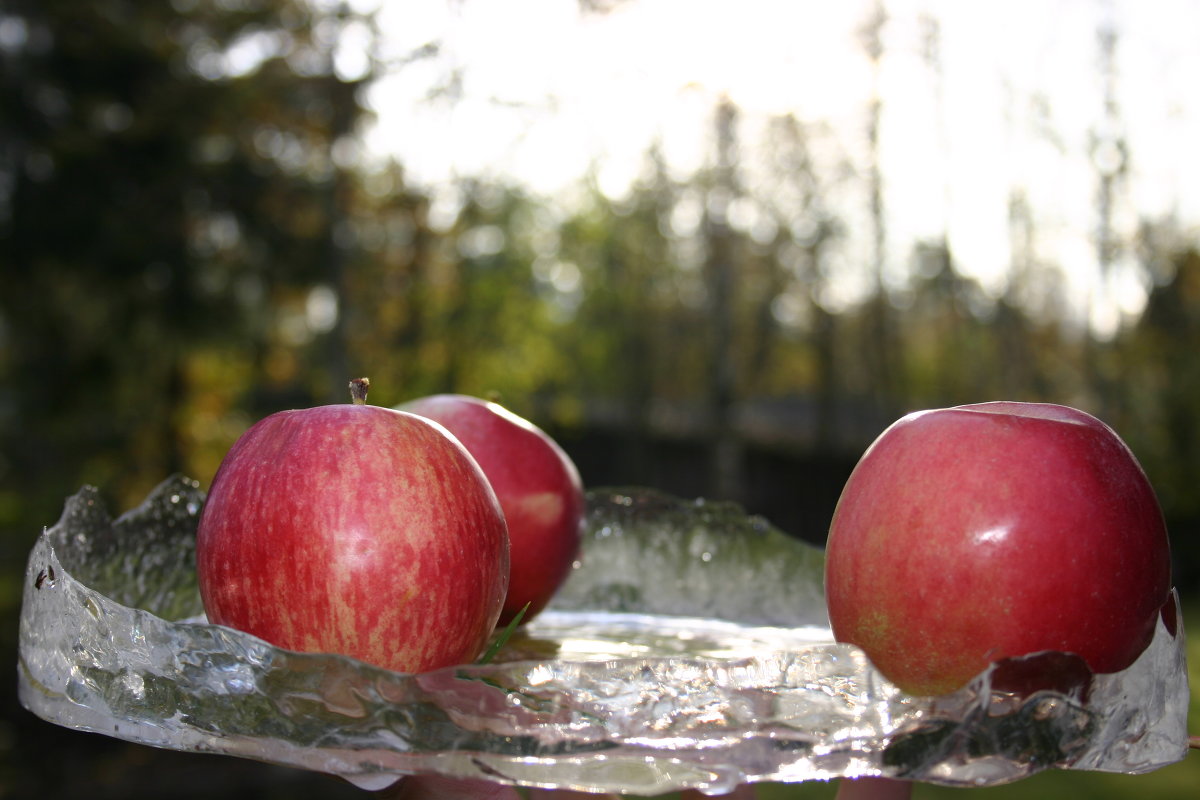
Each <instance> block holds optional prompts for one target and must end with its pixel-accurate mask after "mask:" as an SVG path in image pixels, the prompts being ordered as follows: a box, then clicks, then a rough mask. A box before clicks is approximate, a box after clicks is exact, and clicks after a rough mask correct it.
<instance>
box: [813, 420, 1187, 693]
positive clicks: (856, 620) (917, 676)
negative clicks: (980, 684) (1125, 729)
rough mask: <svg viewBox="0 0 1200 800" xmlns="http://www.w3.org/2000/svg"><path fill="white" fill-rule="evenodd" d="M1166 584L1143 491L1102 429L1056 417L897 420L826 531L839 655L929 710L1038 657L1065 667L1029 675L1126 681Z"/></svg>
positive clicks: (870, 452)
mask: <svg viewBox="0 0 1200 800" xmlns="http://www.w3.org/2000/svg"><path fill="white" fill-rule="evenodd" d="M1170 573H1171V566H1170V545H1169V543H1168V538H1167V531H1166V526H1165V524H1164V521H1163V516H1162V512H1161V510H1160V508H1159V505H1158V501H1157V499H1156V497H1155V495H1154V491H1153V489H1152V487H1151V485H1150V482H1149V480H1148V479H1147V477H1146V475H1145V473H1144V472H1143V470H1142V468H1141V466H1140V465H1139V464H1138V462H1137V459H1136V458H1135V457H1134V455H1133V453H1132V452H1131V451H1130V449H1129V448H1128V447H1127V446H1126V445H1125V443H1124V442H1123V441H1122V440H1121V439H1120V437H1119V436H1118V435H1117V434H1116V433H1115V432H1114V431H1113V430H1112V429H1111V428H1109V427H1108V426H1107V425H1105V424H1104V423H1103V422H1101V421H1100V420H1098V419H1096V418H1095V417H1093V416H1091V415H1089V414H1087V413H1085V412H1083V411H1079V410H1077V409H1074V408H1070V407H1067V406H1061V405H1053V404H1043V403H1020V402H993V403H980V404H974V405H966V406H958V407H954V408H947V409H937V410H931V411H922V412H916V413H913V414H909V415H907V416H905V417H903V418H902V419H900V420H898V421H896V422H895V423H893V424H892V425H891V426H890V427H889V428H888V429H887V430H885V431H884V432H883V433H882V434H881V435H880V436H879V438H878V439H876V440H875V442H874V443H873V444H872V445H871V446H870V447H869V448H868V449H867V451H866V452H865V453H864V454H863V456H862V458H861V460H860V461H859V463H858V465H857V466H856V467H855V468H854V470H853V472H852V473H851V476H850V478H849V480H848V481H847V483H846V485H845V487H844V489H843V491H842V495H841V497H840V499H839V500H838V504H837V507H836V509H835V512H834V516H833V521H832V524H831V526H830V531H829V540H828V544H827V549H826V598H827V603H828V608H829V616H830V622H831V625H832V627H833V632H834V635H835V637H836V638H837V639H838V640H839V641H844V642H850V643H853V644H856V645H858V646H859V647H861V648H862V649H863V650H864V651H865V652H866V654H867V655H868V657H869V658H870V659H871V661H872V663H873V664H874V665H875V667H876V668H877V669H879V670H880V672H882V673H883V675H884V676H886V677H887V678H888V679H889V680H891V681H892V682H893V683H895V684H896V685H898V686H899V687H900V688H901V689H903V690H905V691H907V692H910V693H913V694H921V695H937V694H943V693H947V692H950V691H954V690H956V689H958V688H960V687H962V686H963V685H965V684H966V683H967V682H968V681H969V680H970V679H971V678H972V677H974V676H975V675H977V674H978V673H980V672H982V671H983V670H984V669H985V668H986V667H987V666H988V665H989V664H990V663H993V662H997V661H1001V660H1002V659H1013V658H1017V657H1021V656H1027V655H1030V654H1034V653H1041V652H1043V651H1054V652H1057V653H1065V654H1071V656H1072V658H1071V659H1067V660H1065V661H1064V660H1063V659H1054V658H1050V659H1046V660H1044V662H1033V666H1034V667H1035V670H1034V673H1036V665H1037V663H1044V664H1045V670H1047V671H1049V672H1052V671H1053V670H1054V665H1055V664H1060V665H1061V664H1064V663H1066V664H1070V663H1071V662H1072V661H1074V662H1076V663H1077V662H1078V661H1079V660H1082V662H1083V663H1084V664H1086V668H1087V670H1090V672H1091V673H1109V672H1118V671H1121V670H1123V669H1125V668H1127V667H1129V666H1130V665H1131V664H1132V663H1133V662H1134V661H1135V660H1136V659H1137V657H1138V656H1139V655H1140V654H1141V653H1142V651H1143V650H1144V649H1145V648H1146V646H1147V645H1148V644H1149V642H1150V639H1151V637H1152V636H1153V633H1154V628H1155V624H1156V621H1157V619H1158V617H1159V613H1160V609H1161V608H1162V607H1163V606H1164V603H1166V602H1167V600H1168V597H1169V592H1170V586H1171V574H1170ZM1061 680H1062V676H1056V675H1053V674H1043V675H1039V674H1031V673H1030V671H1029V668H1028V667H1027V668H1026V669H1025V673H1024V674H1023V675H1022V677H1021V682H1022V683H1023V687H1022V688H1024V689H1036V688H1037V687H1038V686H1039V685H1043V684H1044V685H1045V686H1046V687H1048V688H1053V687H1055V686H1057V685H1059V683H1060V682H1061Z"/></svg>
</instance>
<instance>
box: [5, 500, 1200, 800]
mask: <svg viewBox="0 0 1200 800" xmlns="http://www.w3.org/2000/svg"><path fill="white" fill-rule="evenodd" d="M98 497H99V496H98V493H97V492H96V491H95V490H94V489H91V488H86V487H85V488H84V489H82V490H81V491H80V492H79V493H78V494H76V495H74V496H73V497H71V498H69V499H68V500H67V503H66V507H65V509H64V512H63V516H62V518H61V519H60V520H59V522H58V523H57V524H56V525H55V526H54V527H52V528H50V529H48V530H47V531H45V532H44V533H43V534H42V535H41V537H40V538H39V539H38V541H37V543H36V545H35V546H34V548H33V550H32V552H31V553H30V557H29V564H28V569H27V572H26V580H25V587H24V598H23V606H22V611H21V631H20V664H19V667H20V668H19V681H20V697H21V701H22V703H23V704H24V705H25V707H26V708H28V709H30V710H31V711H33V712H34V713H35V714H37V715H39V716H40V717H42V718H43V719H46V720H49V721H51V722H54V723H57V724H60V725H64V726H68V727H71V728H77V729H82V730H88V731H95V732H99V733H102V734H107V735H109V736H114V737H118V738H121V739H125V740H129V741H133V742H140V743H144V744H148V745H154V746H158V747H165V748H171V749H176V750H187V751H196V752H211V753H224V754H231V755H236V756H243V757H247V758H252V759H258V760H262V761H267V762H272V763H279V764H286V765H291V766H298V767H303V768H308V769H312V770H318V771H322V772H327V773H333V774H337V775H341V776H343V777H346V778H347V779H349V780H352V781H354V782H355V783H357V784H358V785H360V786H363V787H364V788H380V787H383V786H386V785H388V784H390V783H391V782H393V781H394V780H395V779H396V777H397V776H398V775H400V774H406V773H419V772H433V773H439V774H443V775H449V776H462V777H476V778H478V777H484V778H488V779H491V780H496V781H500V782H507V783H513V784H519V785H528V786H542V787H560V788H574V789H584V790H606V791H617V792H630V793H638V794H656V793H661V792H666V791H671V790H676V789H681V788H699V789H702V790H706V791H709V792H717V791H722V790H728V789H730V788H732V787H733V786H736V785H737V784H739V783H744V782H753V781H802V780H814V779H818V780H823V779H830V778H835V777H839V776H861V775H887V776H895V777H904V778H910V779H915V780H921V781H929V782H934V783H940V784H947V785H989V784H996V783H1003V782H1006V781H1011V780H1015V779H1017V778H1021V777H1024V776H1026V775H1029V774H1032V773H1034V772H1037V771H1039V770H1042V769H1046V768H1049V767H1058V768H1067V769H1088V770H1103V771H1113V772H1129V773H1137V772H1145V771H1149V770H1152V769H1155V768H1157V767H1160V766H1163V765H1166V764H1170V763H1173V762H1175V761H1178V760H1180V759H1181V758H1183V756H1184V755H1185V753H1186V750H1187V732H1186V713H1187V705H1188V687H1187V676H1186V667H1185V663H1184V646H1183V628H1182V621H1181V620H1180V619H1179V617H1178V614H1177V613H1176V615H1175V619H1176V620H1177V622H1176V623H1175V624H1174V625H1173V626H1172V628H1173V632H1172V631H1170V630H1168V626H1167V625H1165V624H1164V623H1163V622H1162V621H1160V622H1159V625H1158V630H1157V632H1156V634H1155V637H1154V640H1153V643H1152V644H1151V646H1150V648H1149V649H1148V650H1147V651H1146V652H1145V653H1144V654H1143V656H1142V657H1141V658H1140V659H1139V660H1138V661H1137V663H1135V664H1134V665H1133V666H1132V667H1130V668H1129V669H1128V670H1126V671H1125V672H1123V673H1119V674H1114V675H1099V676H1095V678H1094V681H1093V683H1092V686H1091V690H1090V694H1089V695H1088V697H1087V700H1086V702H1085V701H1083V700H1081V699H1080V695H1079V693H1078V692H1077V693H1075V694H1074V695H1068V694H1058V693H1054V692H1040V693H1037V694H1034V695H1032V696H1029V697H1025V698H1018V697H1014V696H1012V695H1009V694H1006V693H1003V692H999V691H993V690H992V685H991V684H992V670H988V671H987V672H984V673H983V674H981V675H980V676H978V677H977V678H976V679H975V680H974V681H973V682H972V683H971V684H970V685H969V686H968V687H966V688H964V689H963V690H960V691H959V692H957V693H955V694H952V695H947V696H943V697H938V698H928V697H914V696H910V695H906V694H904V693H903V692H901V691H899V690H898V689H897V688H896V687H895V686H893V685H892V684H890V683H888V682H887V681H886V680H885V679H884V678H883V677H882V676H880V675H879V674H878V673H877V672H875V671H874V670H873V669H872V667H871V665H870V663H869V662H868V660H867V659H866V657H865V656H864V654H863V653H862V651H861V650H859V649H858V648H856V647H853V646H849V645H842V644H837V643H835V642H833V641H832V637H831V635H830V632H829V630H828V627H827V624H826V615H825V608H824V602H823V597H822V586H821V575H822V564H823V556H822V553H821V551H820V550H817V549H815V548H812V547H809V546H807V545H804V544H802V543H800V542H798V541H796V540H794V539H791V538H789V537H787V536H785V535H784V534H782V533H780V532H779V531H777V530H774V529H773V528H772V527H771V526H770V525H769V524H767V523H766V522H765V521H764V520H762V519H760V518H756V517H748V516H746V515H745V514H744V513H743V512H742V511H741V510H740V509H739V508H738V507H736V506H733V505H730V504H722V503H710V502H703V501H685V500H680V499H677V498H673V497H669V496H665V495H662V494H659V493H655V492H652V491H648V490H638V489H633V490H598V491H593V492H591V493H590V494H589V526H588V532H587V535H586V537H585V544H584V549H583V555H582V559H581V563H580V564H579V565H578V566H577V568H576V569H575V570H574V572H573V573H572V575H571V577H570V578H569V580H568V582H567V584H566V585H565V586H564V587H563V589H562V590H561V591H560V593H559V595H558V596H557V597H556V598H555V600H554V602H553V604H552V606H551V608H550V609H548V610H547V611H546V612H544V613H543V614H541V615H540V616H539V617H538V618H537V619H535V620H534V621H532V622H531V623H530V624H529V625H528V626H526V628H525V629H523V630H522V631H521V632H520V633H519V634H518V635H516V636H514V637H513V639H511V640H510V641H509V642H508V644H507V645H506V646H505V648H504V649H503V650H502V651H501V653H500V655H499V657H498V658H497V660H496V661H494V662H492V663H490V664H488V665H465V666H461V667H453V668H447V669H442V670H438V671H435V672H429V673H425V674H421V675H406V674H401V673H394V672H388V671H385V670H381V669H377V668H374V667H371V666H368V665H365V664H362V663H360V662H357V661H354V660H351V659H347V658H342V657H338V656H328V655H311V654H297V653H292V652H287V651H283V650H279V649H277V648H274V647H272V646H270V645H268V644H266V643H265V642H263V641H261V640H259V639H256V638H254V637H252V636H249V635H246V634H243V633H240V632H237V631H233V630H230V629H228V628H224V627H220V626H215V625H210V624H208V623H207V622H205V620H204V616H203V609H202V606H201V603H200V599H199V594H198V591H197V588H196V579H195V571H194V552H193V544H194V532H195V526H196V522H197V518H198V515H199V511H200V508H201V506H202V504H203V501H204V495H203V493H202V492H201V491H200V490H199V488H198V486H197V484H196V483H195V482H193V481H189V480H187V479H184V478H178V477H176V478H171V479H168V480H167V481H165V482H164V483H163V484H161V485H160V486H159V487H158V488H157V489H156V490H155V491H154V492H153V493H152V494H151V495H150V497H148V498H147V500H146V501H145V503H143V504H142V505H141V506H140V507H138V508H137V509H135V510H133V511H131V512H129V513H127V514H125V515H123V516H121V517H119V518H118V519H116V520H115V521H114V520H113V519H112V518H111V517H110V516H109V514H108V513H107V512H106V511H105V510H104V508H103V507H102V505H101V503H100V501H99V499H98ZM1174 602H1175V609H1174V610H1175V611H1176V612H1177V600H1175V601H1174Z"/></svg>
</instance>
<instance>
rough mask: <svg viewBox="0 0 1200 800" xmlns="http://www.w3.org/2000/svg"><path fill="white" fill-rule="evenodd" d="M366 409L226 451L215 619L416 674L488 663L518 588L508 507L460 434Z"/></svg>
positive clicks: (289, 419) (202, 548)
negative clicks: (483, 657) (487, 652)
mask: <svg viewBox="0 0 1200 800" xmlns="http://www.w3.org/2000/svg"><path fill="white" fill-rule="evenodd" d="M355 383H358V382H355ZM352 386H353V384H352ZM365 401H366V393H365V385H364V384H360V385H359V387H358V389H357V391H356V392H355V402H354V403H353V404H345V405H328V406H319V407H316V408H309V409H302V410H295V411H281V412H279V413H276V414H272V415H271V416H269V417H266V418H264V419H262V420H260V421H259V422H258V423H256V424H255V425H253V426H252V427H251V428H250V429H249V430H247V431H246V432H245V433H244V434H243V435H242V437H241V438H240V439H238V441H237V442H236V443H235V444H234V445H233V447H232V448H231V449H230V451H229V452H228V454H226V456H225V459H224V461H223V462H222V463H221V466H220V468H219V469H218V470H217V473H216V476H215V477H214V478H213V483H212V487H211V489H210V490H209V493H208V499H207V501H206V503H205V506H204V510H203V512H202V513H201V517H200V522H199V528H198V530H197V534H196V561H197V564H196V567H197V576H198V579H199V584H200V594H201V598H202V600H203V602H204V609H205V611H206V612H207V614H208V618H209V620H210V621H211V622H213V623H217V624H221V625H227V626H229V627H232V628H237V629H239V630H242V631H246V632H248V633H251V634H254V635H255V636H258V637H259V638H261V639H265V640H266V641H268V642H270V643H271V644H274V645H276V646H278V647H282V648H285V649H288V650H300V651H306V652H327V653H339V654H342V655H347V656H351V657H353V658H357V659H360V660H362V661H365V662H368V663H371V664H375V665H377V666H381V667H384V668H386V669H391V670H398V671H401V672H425V671H428V670H431V669H436V668H439V667H443V666H449V665H452V664H461V663H465V662H470V661H473V660H474V659H475V658H476V657H478V656H479V654H480V652H481V651H482V650H483V649H484V647H485V646H486V644H487V641H488V639H489V638H490V636H491V635H492V632H493V630H494V628H495V625H496V619H497V617H498V616H499V614H500V608H501V606H502V604H503V601H504V596H505V593H506V591H507V588H508V535H507V532H506V527H505V522H504V516H503V513H502V512H501V510H500V504H499V502H498V501H497V499H496V495H495V492H493V491H492V488H491V485H490V484H489V483H488V481H487V479H486V477H485V476H484V475H483V472H482V471H481V470H480V469H479V465H478V464H476V462H475V460H474V459H473V458H471V456H470V455H469V454H468V453H467V451H466V450H465V449H464V448H463V446H462V445H461V444H460V443H459V442H458V441H457V440H456V439H454V437H452V436H450V435H449V433H448V432H447V431H446V430H445V429H443V428H442V427H441V426H439V425H436V424H434V423H432V422H430V421H429V420H427V419H423V418H421V417H417V416H415V415H412V414H405V413H402V412H400V411H395V410H393V409H389V408H381V407H379V406H369V405H366V402H365Z"/></svg>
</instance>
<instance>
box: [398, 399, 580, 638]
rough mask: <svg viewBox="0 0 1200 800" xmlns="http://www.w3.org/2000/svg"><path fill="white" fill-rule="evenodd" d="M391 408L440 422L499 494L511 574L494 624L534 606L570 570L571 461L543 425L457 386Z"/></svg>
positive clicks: (575, 494) (573, 522) (575, 475)
mask: <svg viewBox="0 0 1200 800" xmlns="http://www.w3.org/2000/svg"><path fill="white" fill-rule="evenodd" d="M397 408H399V409H401V410H403V411H408V412H411V413H413V414H419V415H420V416H423V417H427V418H428V419H432V420H434V421H436V422H439V423H441V424H442V425H444V426H445V427H446V428H447V429H448V430H449V431H450V432H451V433H452V434H454V435H455V436H456V437H458V440H459V441H461V442H462V443H463V445H464V446H466V448H467V450H468V451H469V452H470V453H471V455H473V456H474V457H475V460H476V461H478V462H479V466H480V467H482V468H483V472H484V474H485V475H487V477H488V480H489V481H491V483H492V488H493V489H495V490H496V496H497V497H498V498H500V507H501V508H502V509H504V516H505V519H506V520H507V521H508V536H509V541H510V542H511V546H512V549H511V570H512V571H511V578H510V580H509V585H508V598H507V599H506V600H505V602H504V611H503V612H502V613H501V615H500V624H501V625H504V624H507V623H508V622H509V621H511V620H512V619H513V618H514V617H515V616H516V615H517V614H518V613H519V612H520V611H521V609H522V608H525V606H526V604H528V606H529V607H528V610H527V611H526V612H525V616H524V617H523V618H522V621H523V622H526V621H528V620H530V619H532V618H533V617H534V616H536V615H537V613H538V612H539V611H541V610H542V609H543V608H544V607H545V606H546V603H548V602H549V601H550V598H551V597H552V596H553V595H554V592H555V591H557V589H558V587H559V586H560V585H562V583H563V581H564V580H565V579H566V577H567V574H568V573H569V572H570V571H571V565H572V563H573V562H574V560H575V558H576V556H577V555H578V553H579V540H580V536H581V533H582V527H583V518H584V497H583V483H582V481H581V479H580V477H579V471H578V470H577V469H576V467H575V464H574V462H572V461H571V459H570V457H569V456H568V455H567V454H566V453H565V452H564V451H563V449H562V448H561V447H560V446H559V445H558V443H557V442H555V441H554V440H553V439H552V438H550V436H548V435H547V434H546V433H545V432H544V431H543V430H541V429H540V428H538V427H537V426H536V425H534V424H533V423H532V422H529V421H528V420H526V419H523V418H521V417H519V416H517V415H516V414H513V413H512V412H511V411H508V410H507V409H505V408H504V407H503V406H501V405H499V404H497V403H493V402H488V401H486V400H482V399H480V398H478V397H471V396H469V395H462V394H437V395H430V396H428V397H421V398H418V399H416V400H412V401H409V402H407V403H404V404H403V405H400V406H397Z"/></svg>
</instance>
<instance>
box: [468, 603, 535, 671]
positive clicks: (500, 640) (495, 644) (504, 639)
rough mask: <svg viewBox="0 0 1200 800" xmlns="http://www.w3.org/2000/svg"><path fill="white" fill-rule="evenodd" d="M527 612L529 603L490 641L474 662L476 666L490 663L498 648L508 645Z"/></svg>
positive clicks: (498, 650)
mask: <svg viewBox="0 0 1200 800" xmlns="http://www.w3.org/2000/svg"><path fill="white" fill-rule="evenodd" d="M528 610H529V603H526V604H525V607H524V608H522V609H521V610H520V611H518V612H517V615H516V616H515V617H513V618H512V621H511V622H509V623H508V624H507V625H505V626H504V630H502V631H500V635H499V636H497V637H496V638H495V639H493V640H492V643H491V644H490V645H489V646H488V649H487V650H485V651H484V652H483V655H481V656H480V657H479V660H478V661H476V662H475V663H476V664H488V663H491V660H492V659H493V658H495V657H496V653H499V652H500V648H502V647H504V645H506V644H508V640H509V639H511V638H512V635H513V633H514V632H516V630H517V626H518V625H520V624H521V620H522V619H524V618H525V612H526V611H528Z"/></svg>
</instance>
